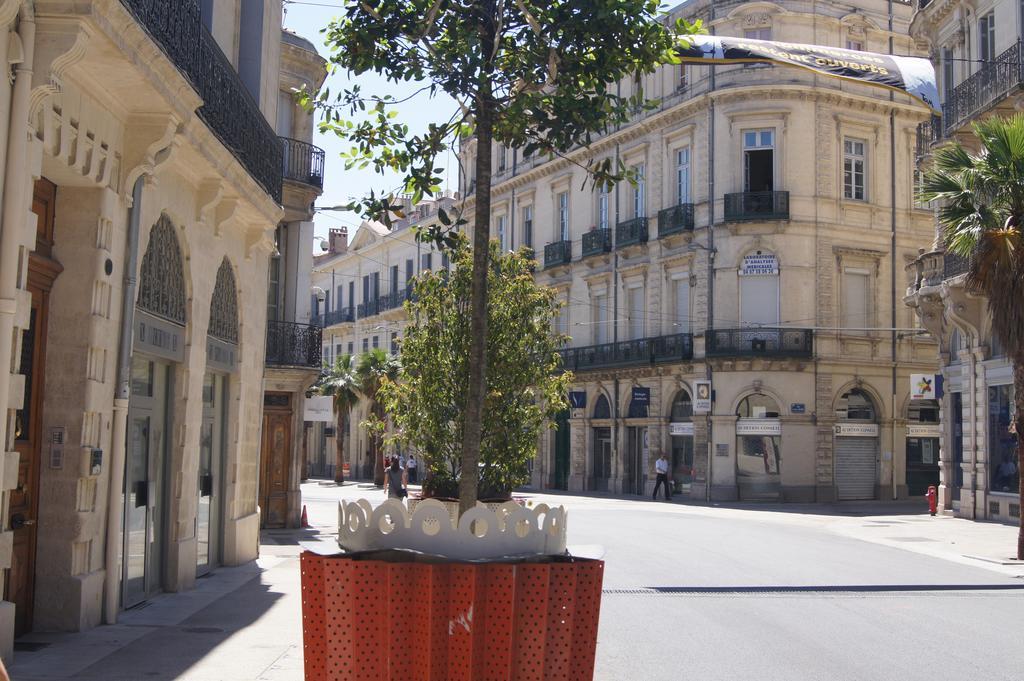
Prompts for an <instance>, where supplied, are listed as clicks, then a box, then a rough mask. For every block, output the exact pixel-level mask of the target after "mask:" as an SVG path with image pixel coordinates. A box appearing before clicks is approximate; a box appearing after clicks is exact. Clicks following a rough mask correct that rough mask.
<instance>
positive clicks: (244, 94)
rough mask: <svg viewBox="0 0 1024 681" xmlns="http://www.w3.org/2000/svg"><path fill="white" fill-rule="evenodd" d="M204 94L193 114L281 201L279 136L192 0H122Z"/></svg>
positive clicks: (199, 92) (268, 191)
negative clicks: (170, 0)
mask: <svg viewBox="0 0 1024 681" xmlns="http://www.w3.org/2000/svg"><path fill="white" fill-rule="evenodd" d="M121 3H122V4H123V5H124V6H125V7H126V8H127V9H128V10H129V11H130V12H131V13H132V14H133V15H135V17H136V18H137V19H138V20H139V23H140V24H141V25H142V26H143V28H145V29H146V31H147V32H148V33H149V35H150V36H151V37H152V38H153V40H154V41H156V43H157V44H158V45H159V46H160V48H161V49H162V50H163V51H164V53H165V54H166V55H167V57H168V58H169V59H170V60H171V61H172V62H174V64H175V66H177V67H178V70H179V71H181V72H182V74H184V75H185V77H186V78H188V80H189V82H191V83H192V87H194V88H195V90H196V92H197V93H198V94H199V96H200V97H201V98H202V100H203V105H202V106H201V107H199V109H198V110H197V111H196V114H197V115H198V116H199V117H200V118H201V119H203V121H205V122H206V125H207V126H208V127H209V128H210V130H211V131H212V132H213V134H214V135H216V136H217V138H218V139H220V141H221V143H223V144H224V146H225V147H227V149H228V150H229V151H230V152H231V153H232V154H233V155H234V156H235V158H236V159H238V162H239V163H241V164H242V166H243V167H244V168H245V169H246V171H248V173H249V174H250V175H251V176H252V178H253V179H254V180H256V182H257V183H259V185H260V186H261V187H263V189H264V190H265V191H266V192H267V193H268V194H269V195H270V196H271V197H272V198H273V199H274V200H275V201H276V202H278V203H280V202H281V182H282V170H283V166H284V162H283V160H282V159H283V151H282V145H281V141H280V139H278V137H277V135H276V134H275V133H274V131H273V129H271V127H270V125H269V124H268V123H267V120H266V119H265V118H264V117H263V113H262V112H261V111H260V108H259V106H258V105H257V104H256V102H255V101H254V100H253V98H252V96H251V95H250V94H249V91H248V90H247V89H246V88H245V85H244V84H243V83H242V79H241V78H239V76H238V72H237V71H235V68H234V66H232V65H231V62H230V61H228V58H227V57H225V56H224V53H223V52H222V51H221V49H220V46H218V45H217V41H216V40H214V38H213V36H212V35H210V33H209V31H207V30H206V28H205V27H204V26H203V24H202V21H201V19H200V15H199V3H198V2H197V1H196V0H179V1H178V2H168V1H167V0H121Z"/></svg>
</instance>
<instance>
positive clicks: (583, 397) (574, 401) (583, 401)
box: [569, 390, 587, 409]
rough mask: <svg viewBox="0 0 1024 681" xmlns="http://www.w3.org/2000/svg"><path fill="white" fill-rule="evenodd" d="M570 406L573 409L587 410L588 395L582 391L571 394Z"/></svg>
mask: <svg viewBox="0 0 1024 681" xmlns="http://www.w3.org/2000/svg"><path fill="white" fill-rule="evenodd" d="M569 406H570V407H572V408H573V409H586V408H587V393H585V392H583V391H582V390H574V391H572V392H571V393H569Z"/></svg>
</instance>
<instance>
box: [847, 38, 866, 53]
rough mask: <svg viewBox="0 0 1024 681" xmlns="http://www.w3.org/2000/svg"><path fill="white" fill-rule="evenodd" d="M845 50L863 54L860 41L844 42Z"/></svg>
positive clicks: (862, 45)
mask: <svg viewBox="0 0 1024 681" xmlns="http://www.w3.org/2000/svg"><path fill="white" fill-rule="evenodd" d="M846 49H848V50H854V51H856V52H863V51H864V43H863V42H862V41H860V40H847V41H846Z"/></svg>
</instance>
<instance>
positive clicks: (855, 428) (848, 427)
mask: <svg viewBox="0 0 1024 681" xmlns="http://www.w3.org/2000/svg"><path fill="white" fill-rule="evenodd" d="M835 434H836V435H839V436H841V437H878V424H877V423H837V424H836V427H835Z"/></svg>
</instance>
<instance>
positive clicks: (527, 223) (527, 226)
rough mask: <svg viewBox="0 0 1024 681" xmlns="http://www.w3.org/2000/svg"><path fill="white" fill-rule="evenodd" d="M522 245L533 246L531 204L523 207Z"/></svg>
mask: <svg viewBox="0 0 1024 681" xmlns="http://www.w3.org/2000/svg"><path fill="white" fill-rule="evenodd" d="M523 245H524V246H526V247H527V248H533V206H524V207H523Z"/></svg>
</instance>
